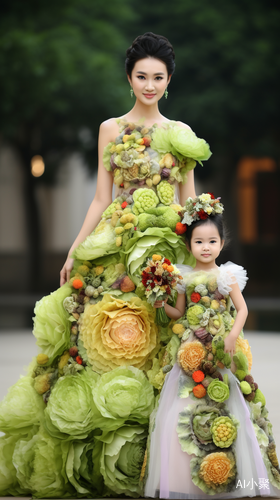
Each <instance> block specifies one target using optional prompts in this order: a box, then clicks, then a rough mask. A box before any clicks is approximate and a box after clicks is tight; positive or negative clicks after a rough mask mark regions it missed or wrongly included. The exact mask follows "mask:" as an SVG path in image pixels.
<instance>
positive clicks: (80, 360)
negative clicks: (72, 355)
mask: <svg viewBox="0 0 280 500" xmlns="http://www.w3.org/2000/svg"><path fill="white" fill-rule="evenodd" d="M76 361H77V363H79V365H82V364H83V359H82V358H81V356H77V357H76Z"/></svg>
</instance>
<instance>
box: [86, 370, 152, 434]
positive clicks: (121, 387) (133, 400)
mask: <svg viewBox="0 0 280 500" xmlns="http://www.w3.org/2000/svg"><path fill="white" fill-rule="evenodd" d="M93 399H94V403H95V405H96V407H97V409H98V411H99V412H100V413H101V415H102V417H101V418H100V422H99V421H98V422H99V424H98V427H100V428H101V429H103V430H106V431H108V430H114V429H117V428H118V427H120V426H121V425H123V424H124V423H125V421H127V420H129V421H133V420H134V421H135V422H137V423H138V424H148V421H149V416H150V414H151V412H152V410H153V409H154V391H153V386H152V385H151V384H150V382H149V381H148V380H147V377H146V376H145V374H144V373H143V372H142V371H140V370H138V369H137V368H134V367H133V366H130V367H129V368H126V367H119V368H115V370H112V371H110V372H109V373H104V374H103V375H102V376H101V377H100V379H99V382H98V383H97V385H96V387H95V388H94V392H93Z"/></svg>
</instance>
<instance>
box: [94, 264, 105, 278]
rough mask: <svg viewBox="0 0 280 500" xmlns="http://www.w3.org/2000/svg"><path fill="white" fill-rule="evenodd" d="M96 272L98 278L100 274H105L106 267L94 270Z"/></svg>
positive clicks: (98, 267)
mask: <svg viewBox="0 0 280 500" xmlns="http://www.w3.org/2000/svg"><path fill="white" fill-rule="evenodd" d="M94 271H95V274H96V276H99V275H100V274H102V273H103V271H104V267H103V266H97V267H95V268H94Z"/></svg>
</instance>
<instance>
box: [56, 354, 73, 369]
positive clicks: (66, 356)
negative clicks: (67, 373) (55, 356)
mask: <svg viewBox="0 0 280 500" xmlns="http://www.w3.org/2000/svg"><path fill="white" fill-rule="evenodd" d="M69 358H70V354H69V351H65V352H64V353H63V354H62V356H61V358H60V360H59V363H58V369H59V370H62V368H63V367H64V366H65V365H67V363H68V359H69Z"/></svg>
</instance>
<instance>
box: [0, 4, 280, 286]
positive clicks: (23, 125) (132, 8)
mask: <svg viewBox="0 0 280 500" xmlns="http://www.w3.org/2000/svg"><path fill="white" fill-rule="evenodd" d="M279 26H280V8H279V3H278V2H274V1H272V0H266V2H264V0H255V1H254V2H252V1H251V0H228V1H227V2H225V1H224V0H212V1H211V2H209V1H207V0H199V1H198V0H174V1H173V2H171V3H170V1H169V0H160V1H159V0H154V1H153V2H148V1H147V0H142V1H141V3H140V4H135V3H133V2H130V1H128V0H122V2H119V1H116V0H106V2H104V1H102V0H94V1H93V0H59V1H57V0H56V1H55V0H48V1H46V0H41V1H40V2H38V1H37V0H25V1H24V2H23V1H22V0H2V2H1V4H0V95H1V99H0V116H1V128H0V134H1V135H0V139H1V141H2V144H9V145H11V146H12V147H13V149H15V150H16V151H17V154H18V156H19V158H20V159H21V165H22V170H23V172H24V175H25V200H26V211H27V220H28V221H29V223H28V227H27V231H28V242H29V256H30V260H31V261H32V263H33V264H32V265H33V269H34V283H35V282H36V269H38V266H39V260H40V251H41V250H42V249H41V248H40V241H41V238H40V226H41V224H40V220H39V212H38V210H37V209H36V207H37V200H36V193H35V191H36V186H38V184H39V183H49V184H50V183H53V182H55V180H56V174H57V171H58V166H59V163H60V162H61V159H62V158H63V157H65V155H67V154H69V153H71V152H79V153H80V154H82V155H83V157H84V158H85V161H86V164H87V165H88V168H89V169H91V171H95V170H96V167H97V137H98V128H99V125H100V123H101V122H102V121H103V120H105V119H107V118H109V117H112V116H119V115H122V114H124V113H125V112H126V111H128V110H129V108H130V107H131V105H132V103H133V101H132V100H131V99H130V95H129V85H128V82H127V78H126V75H125V71H124V59H125V51H126V49H127V47H128V46H129V45H130V44H131V42H132V41H133V39H134V38H135V37H136V36H137V35H139V34H141V33H145V32H146V31H153V32H155V33H160V34H163V35H165V36H167V37H168V38H169V40H170V41H171V43H172V44H173V46H174V49H175V54H176V71H175V74H174V76H173V78H172V80H171V83H170V85H169V97H168V99H167V100H164V99H163V101H162V102H161V104H160V108H161V111H162V113H163V114H165V115H166V116H167V117H169V118H171V119H178V120H181V121H184V122H186V123H188V124H189V125H190V126H191V127H192V128H193V130H194V131H195V132H196V133H197V135H198V136H200V137H204V138H205V139H206V140H207V142H209V143H210V145H211V149H212V151H213V156H212V158H211V159H210V160H209V162H207V164H205V166H204V168H203V169H201V168H199V169H197V172H196V176H197V179H198V180H199V181H201V182H202V184H203V185H207V187H208V186H209V189H211V190H214V192H215V193H216V195H217V194H222V196H223V199H224V201H226V202H227V203H228V206H230V210H229V211H228V221H229V226H230V228H231V230H232V232H233V234H236V233H237V229H238V228H237V224H238V222H237V216H236V204H237V201H236V199H237V197H236V184H235V183H236V171H237V167H238V162H239V161H240V159H242V157H245V156H253V157H258V158H259V157H266V156H267V157H270V158H272V159H273V160H275V162H276V163H275V164H277V169H278V172H279V156H280V155H279V153H280V151H279V148H280V140H279V135H280V125H279V104H280V103H279V101H280V97H279V80H280V58H279V53H280V37H279ZM35 154H40V155H41V156H42V157H43V158H44V161H45V164H46V170H45V174H44V175H43V176H42V177H40V178H34V177H33V176H32V175H31V173H30V158H31V157H32V156H33V155H35ZM277 178H278V179H279V176H278V177H277ZM276 187H277V186H276ZM278 187H280V186H279V185H278ZM277 192H278V191H277V190H276V194H277ZM233 200H235V201H233ZM269 202H270V199H268V203H269ZM273 207H274V205H273ZM273 210H274V208H273ZM277 238H278V240H277V241H276V240H274V243H273V244H275V241H276V243H277V244H278V243H279V235H278V236H277ZM258 241H259V240H258ZM258 245H259V246H260V255H261V254H262V252H264V251H267V250H266V249H263V248H262V247H261V242H260V241H259V243H258ZM231 248H232V249H233V255H234V257H235V258H236V256H240V255H241V254H240V248H241V245H240V242H238V241H237V238H234V239H233V241H232V245H231ZM252 248H253V247H252ZM252 248H251V247H250V249H249V250H250V252H251V251H252ZM254 248H256V247H254ZM248 259H249V261H250V258H249V257H248ZM245 261H246V259H245ZM245 265H246V262H245ZM31 281H32V280H31Z"/></svg>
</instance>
